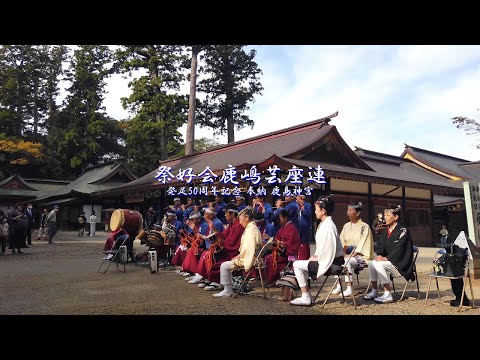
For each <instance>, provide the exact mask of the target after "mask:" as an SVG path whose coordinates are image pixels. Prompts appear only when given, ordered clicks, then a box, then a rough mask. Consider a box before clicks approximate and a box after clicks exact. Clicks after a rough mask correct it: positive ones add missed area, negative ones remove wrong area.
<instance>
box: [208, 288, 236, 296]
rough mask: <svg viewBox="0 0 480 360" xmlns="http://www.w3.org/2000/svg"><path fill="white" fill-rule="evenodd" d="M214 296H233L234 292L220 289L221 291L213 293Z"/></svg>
mask: <svg viewBox="0 0 480 360" xmlns="http://www.w3.org/2000/svg"><path fill="white" fill-rule="evenodd" d="M212 296H213V297H230V296H233V293H231V292H227V291H226V290H225V289H224V290H222V291H220V292H219V293H216V294H213V295H212Z"/></svg>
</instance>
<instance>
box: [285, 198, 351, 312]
mask: <svg viewBox="0 0 480 360" xmlns="http://www.w3.org/2000/svg"><path fill="white" fill-rule="evenodd" d="M334 208H335V201H334V200H333V197H332V196H331V195H327V196H325V197H323V198H321V199H320V200H318V201H317V202H315V215H316V217H317V219H319V220H320V221H321V223H320V225H319V226H318V228H317V232H316V234H315V243H316V250H315V255H314V256H311V257H310V259H308V260H297V261H295V262H294V263H293V271H294V273H295V277H296V278H297V281H298V285H299V286H300V289H301V290H302V296H301V297H299V298H296V299H294V300H292V301H290V304H292V305H303V306H309V305H311V303H312V296H311V295H310V290H309V288H308V287H307V280H308V277H309V276H311V277H312V279H317V278H319V277H320V276H322V275H324V274H325V273H326V272H327V271H328V269H329V268H330V266H331V265H332V264H335V265H339V266H342V265H343V264H344V262H345V260H344V258H343V245H342V242H341V241H340V237H339V236H338V231H337V227H336V226H335V223H334V222H333V220H332V217H331V214H332V212H333V209H334Z"/></svg>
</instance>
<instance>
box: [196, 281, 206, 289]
mask: <svg viewBox="0 0 480 360" xmlns="http://www.w3.org/2000/svg"><path fill="white" fill-rule="evenodd" d="M207 285H208V284H207V283H205V282H201V283H200V284H198V287H199V288H204V287H205V286H207Z"/></svg>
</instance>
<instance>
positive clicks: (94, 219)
mask: <svg viewBox="0 0 480 360" xmlns="http://www.w3.org/2000/svg"><path fill="white" fill-rule="evenodd" d="M96 225H97V215H95V211H92V215H90V236H95V227H96Z"/></svg>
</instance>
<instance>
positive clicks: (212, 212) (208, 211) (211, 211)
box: [205, 208, 217, 215]
mask: <svg viewBox="0 0 480 360" xmlns="http://www.w3.org/2000/svg"><path fill="white" fill-rule="evenodd" d="M205 212H206V213H209V214H212V215H217V212H216V211H213V210H210V209H209V208H206V209H205Z"/></svg>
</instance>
